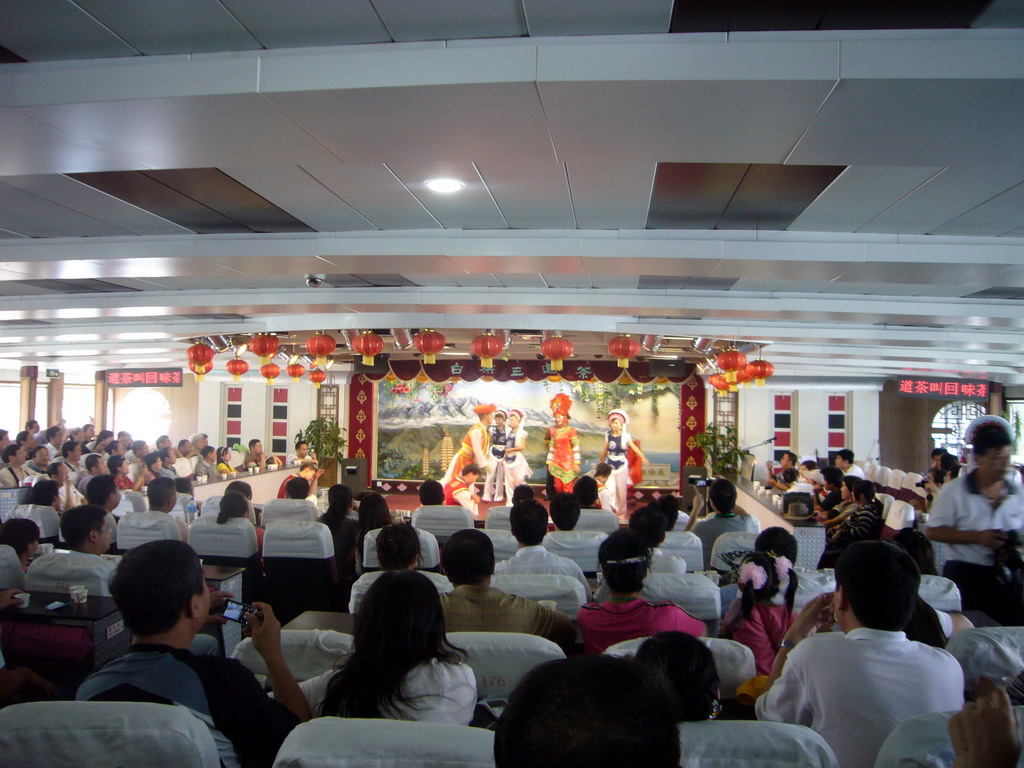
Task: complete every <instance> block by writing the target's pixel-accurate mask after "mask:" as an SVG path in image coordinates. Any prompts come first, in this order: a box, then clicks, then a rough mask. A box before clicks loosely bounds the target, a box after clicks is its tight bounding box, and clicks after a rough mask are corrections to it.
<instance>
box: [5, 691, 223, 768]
mask: <svg viewBox="0 0 1024 768" xmlns="http://www.w3.org/2000/svg"><path fill="white" fill-rule="evenodd" d="M0 748H2V749H3V752H4V754H6V755H8V756H9V757H10V759H11V761H12V763H11V764H12V765H17V766H18V768H52V767H53V766H57V765H88V766H90V768H119V767H120V766H129V765H130V766H170V765H173V766H175V768H220V757H219V755H218V754H217V745H216V743H215V742H214V740H213V735H212V734H211V733H210V729H209V728H208V727H207V726H206V724H205V723H203V722H202V721H201V720H200V719H199V718H197V717H195V716H194V715H192V714H191V713H190V712H189V711H188V710H187V709H185V707H180V706H169V705H167V704H143V703H134V702H106V701H102V702H101V701H45V702H35V703H31V704H16V705H14V706H11V707H7V708H5V709H2V710H0Z"/></svg>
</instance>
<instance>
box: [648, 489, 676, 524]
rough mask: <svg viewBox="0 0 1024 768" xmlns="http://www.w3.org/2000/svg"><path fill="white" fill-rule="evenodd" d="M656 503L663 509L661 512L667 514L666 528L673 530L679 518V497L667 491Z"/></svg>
mask: <svg viewBox="0 0 1024 768" xmlns="http://www.w3.org/2000/svg"><path fill="white" fill-rule="evenodd" d="M654 503H655V504H656V505H657V507H658V509H660V510H661V514H663V515H664V516H665V530H666V531H671V530H673V529H674V528H675V527H676V521H677V520H678V519H679V499H678V498H677V497H676V496H675V495H673V494H671V493H666V494H665V495H664V496H662V497H661V498H659V499H658V500H657V501H656V502H654Z"/></svg>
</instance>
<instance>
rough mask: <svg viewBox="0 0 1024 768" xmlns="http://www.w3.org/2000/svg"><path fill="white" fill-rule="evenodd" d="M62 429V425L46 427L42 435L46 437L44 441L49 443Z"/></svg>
mask: <svg viewBox="0 0 1024 768" xmlns="http://www.w3.org/2000/svg"><path fill="white" fill-rule="evenodd" d="M62 431H64V428H63V427H58V426H56V425H54V426H52V427H47V428H46V431H45V432H44V433H43V435H44V436H45V437H46V442H48V443H49V442H52V441H53V438H55V437H57V435H59V434H60V433H61V432H62Z"/></svg>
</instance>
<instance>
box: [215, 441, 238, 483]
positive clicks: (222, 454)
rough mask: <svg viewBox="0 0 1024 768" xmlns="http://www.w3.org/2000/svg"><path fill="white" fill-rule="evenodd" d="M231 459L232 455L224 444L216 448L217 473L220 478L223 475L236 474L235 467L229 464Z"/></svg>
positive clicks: (231, 475)
mask: <svg viewBox="0 0 1024 768" xmlns="http://www.w3.org/2000/svg"><path fill="white" fill-rule="evenodd" d="M231 461H232V456H231V449H230V448H228V447H227V446H224V447H223V448H218V449H217V474H218V475H220V476H221V478H222V479H223V478H225V477H233V476H234V475H237V474H238V473H237V472H236V471H235V468H234V467H232V466H231Z"/></svg>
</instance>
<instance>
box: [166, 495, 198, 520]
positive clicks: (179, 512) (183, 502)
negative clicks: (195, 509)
mask: <svg viewBox="0 0 1024 768" xmlns="http://www.w3.org/2000/svg"><path fill="white" fill-rule="evenodd" d="M190 501H194V499H193V498H192V497H191V496H189V495H188V494H187V493H178V494H177V495H176V496H175V499H174V507H173V508H172V509H171V517H177V518H180V519H181V520H186V521H187V520H188V518H187V517H186V516H185V510H186V509H188V503H189V502H190ZM196 506H198V505H196Z"/></svg>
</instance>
